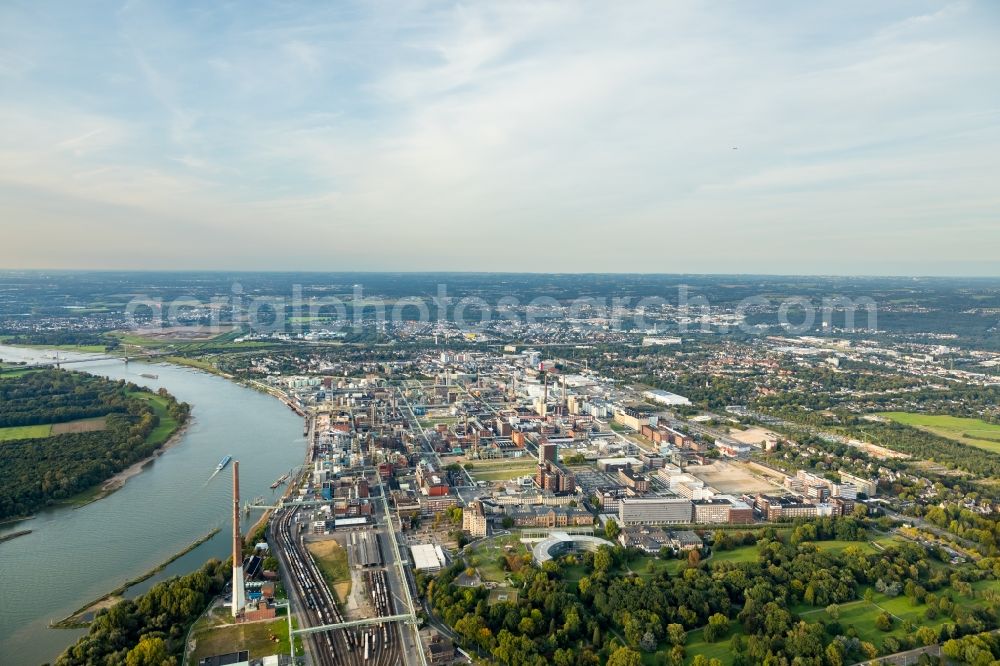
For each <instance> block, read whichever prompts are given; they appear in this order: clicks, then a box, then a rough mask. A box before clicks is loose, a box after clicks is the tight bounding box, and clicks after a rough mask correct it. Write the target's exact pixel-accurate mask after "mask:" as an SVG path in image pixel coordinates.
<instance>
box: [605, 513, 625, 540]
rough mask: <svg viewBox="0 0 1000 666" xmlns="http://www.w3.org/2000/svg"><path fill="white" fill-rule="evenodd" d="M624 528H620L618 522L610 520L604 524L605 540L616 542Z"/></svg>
mask: <svg viewBox="0 0 1000 666" xmlns="http://www.w3.org/2000/svg"><path fill="white" fill-rule="evenodd" d="M621 531H622V528H620V527H619V526H618V522H617V521H616V520H615V519H614V518H609V519H608V522H606V523H604V538H605V539H607V540H608V541H614V540H615V539H617V538H618V535H619V534H621Z"/></svg>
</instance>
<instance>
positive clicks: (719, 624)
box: [702, 613, 729, 643]
mask: <svg viewBox="0 0 1000 666" xmlns="http://www.w3.org/2000/svg"><path fill="white" fill-rule="evenodd" d="M727 631H729V618H728V617H726V616H725V615H723V614H722V613H715V614H714V615H712V616H711V617H709V618H708V624H707V625H705V629H704V631H703V632H702V634H703V635H704V636H705V640H706V641H708V642H709V643H714V642H715V641H717V640H719V638H721V637H722V636H723V635H725V633H726V632H727Z"/></svg>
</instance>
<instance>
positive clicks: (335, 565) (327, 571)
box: [307, 539, 351, 603]
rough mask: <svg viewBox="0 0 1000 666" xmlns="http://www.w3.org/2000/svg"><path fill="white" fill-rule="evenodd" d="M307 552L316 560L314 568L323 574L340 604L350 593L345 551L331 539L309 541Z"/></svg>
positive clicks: (349, 573) (349, 572) (349, 575)
mask: <svg viewBox="0 0 1000 666" xmlns="http://www.w3.org/2000/svg"><path fill="white" fill-rule="evenodd" d="M307 547H308V548H309V552H310V553H312V554H313V557H315V558H316V566H318V567H319V570H320V571H321V572H322V573H323V578H325V579H326V582H327V583H329V585H330V587H332V588H333V591H334V592H336V594H337V599H339V600H340V602H341V603H344V601H345V600H346V599H347V595H349V594H350V593H351V571H350V569H349V567H348V564H347V550H345V549H344V547H343V546H341V545H340V544H339V543H337V542H336V541H334V540H333V539H329V540H326V541H311V542H309V543H308V544H307Z"/></svg>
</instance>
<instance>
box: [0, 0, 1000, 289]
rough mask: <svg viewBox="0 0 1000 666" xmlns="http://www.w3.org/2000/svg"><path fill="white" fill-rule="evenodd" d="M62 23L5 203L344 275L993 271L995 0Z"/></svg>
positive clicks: (24, 247) (166, 16)
mask: <svg viewBox="0 0 1000 666" xmlns="http://www.w3.org/2000/svg"><path fill="white" fill-rule="evenodd" d="M66 7H67V11H66V12H62V13H60V12H56V18H57V19H58V18H59V17H60V16H63V15H64V14H65V17H64V19H65V20H64V21H63V22H62V23H60V22H59V21H58V20H55V21H51V22H50V23H49V24H48V27H47V28H46V30H45V31H44V33H43V34H45V35H48V41H47V42H46V41H45V40H43V43H42V44H41V45H37V44H36V45H28V44H26V43H25V44H23V45H24V46H25V50H24V53H26V54H30V58H28V56H26V58H28V60H30V62H31V63H32V64H31V68H32V71H33V72H34V74H33V75H32V77H31V78H30V79H28V78H27V77H24V76H20V75H18V74H16V73H12V71H11V72H8V71H7V70H6V69H5V67H4V65H3V63H4V62H7V60H6V58H5V54H6V53H8V52H10V53H15V52H18V49H19V48H20V47H21V46H22V43H23V40H24V38H21V37H18V35H19V34H29V33H31V30H32V29H33V28H34V27H35V26H36V23H37V21H38V20H39V19H38V17H35V16H32V15H30V14H26V13H24V12H20V13H18V12H13V11H11V12H10V14H9V15H8V16H4V15H2V14H0V20H2V19H7V25H9V26H10V28H8V29H7V34H9V35H10V36H11V41H10V43H9V45H8V46H6V47H4V49H3V50H0V77H4V80H6V81H8V82H9V83H11V85H10V86H8V93H6V95H5V96H9V99H7V100H5V101H4V103H3V104H2V105H0V120H6V121H8V122H10V123H11V124H10V125H9V126H10V127H12V128H21V130H22V131H16V132H15V133H13V134H12V133H5V136H3V137H0V187H5V188H7V190H8V191H16V192H17V194H18V196H17V197H16V201H17V202H18V203H17V206H18V207H17V209H16V210H13V208H12V204H4V203H0V214H5V211H4V209H3V206H8V208H7V211H6V212H7V213H11V212H16V213H17V214H18V215H19V216H25V217H31V216H32V215H33V214H34V213H33V208H37V209H38V210H42V209H46V210H50V209H51V208H52V203H53V202H54V201H58V200H64V201H72V202H74V205H73V206H65V207H60V206H56V208H58V209H59V213H58V215H60V216H62V217H61V218H60V219H64V222H63V223H64V224H66V225H87V224H98V221H97V220H98V218H107V216H108V214H109V210H120V211H122V213H121V215H127V216H131V217H130V219H135V220H136V221H135V222H134V223H133V224H134V225H135V226H137V227H140V228H141V227H142V226H143V225H144V224H146V223H144V222H143V220H145V219H149V220H150V222H149V223H148V224H149V226H153V225H156V224H162V221H163V220H172V222H171V224H176V225H180V226H182V227H184V228H190V229H199V230H201V235H202V237H203V240H202V241H201V243H200V245H199V256H200V254H201V250H202V249H204V255H205V256H206V257H207V258H206V259H205V261H206V262H208V265H211V264H212V262H213V261H218V257H230V256H233V254H234V250H235V254H238V255H240V256H244V257H251V256H252V257H255V260H258V261H261V262H262V263H261V265H260V266H259V267H260V268H293V267H305V268H309V267H329V266H328V264H327V261H326V257H325V256H324V252H325V249H327V248H329V249H330V250H331V251H335V252H336V253H337V257H338V259H337V260H338V262H340V266H341V267H342V268H345V269H350V268H366V269H378V268H397V269H407V268H409V269H430V268H441V269H461V268H476V269H484V268H487V269H488V268H496V269H507V270H518V269H530V270H544V269H546V268H550V269H552V270H588V271H589V270H653V271H656V270H679V271H706V272H726V271H729V270H732V271H746V270H752V269H754V268H755V267H757V266H759V261H758V259H757V258H758V257H761V256H768V257H770V258H771V262H770V264H771V265H769V268H768V270H767V272H781V271H782V270H785V269H784V268H783V267H787V270H793V269H794V270H798V271H801V270H808V269H810V268H815V270H812V271H810V272H824V273H830V272H879V271H880V266H879V264H878V262H877V258H878V256H879V253H882V254H883V255H885V254H887V253H893V254H894V255H896V256H900V257H903V260H905V261H906V262H908V265H910V266H912V269H913V270H914V271H915V272H921V269H923V268H925V267H927V266H929V265H932V264H933V262H935V261H937V262H939V263H940V264H941V265H942V266H944V265H945V264H946V263H947V265H948V266H954V265H957V264H959V263H960V262H961V260H962V258H963V257H964V256H966V253H968V254H969V255H970V256H972V255H975V256H977V257H979V256H981V257H982V258H983V261H984V264H983V265H987V266H988V265H989V262H988V260H989V258H990V256H1000V231H998V229H1000V225H995V226H991V225H990V224H989V221H991V220H994V219H995V211H996V210H998V206H997V204H998V203H1000V202H998V201H997V198H998V197H997V195H996V194H994V190H995V187H994V186H991V182H995V181H996V179H997V176H1000V158H998V155H1000V152H998V149H1000V145H998V143H1000V136H998V132H997V131H996V129H995V128H996V126H997V125H996V120H997V115H998V110H1000V93H998V92H997V90H996V86H995V85H992V83H993V79H994V71H993V70H994V67H993V63H995V62H997V61H1000V46H998V44H1000V40H996V39H995V35H994V34H990V32H991V31H990V30H988V29H985V28H984V26H986V25H988V24H989V19H991V18H995V16H993V14H995V11H994V10H993V8H992V7H991V6H990V5H989V4H988V3H974V2H970V3H955V4H939V5H934V7H933V8H932V9H931V10H919V9H918V8H916V7H912V6H910V5H909V4H908V3H898V4H897V3H884V4H879V5H878V6H871V5H867V4H864V3H846V4H841V5H838V6H837V7H836V9H833V8H830V7H822V6H811V5H789V6H786V7H784V8H783V9H782V10H781V11H773V12H771V13H768V12H767V11H765V10H764V9H761V8H758V9H755V10H754V11H752V12H751V11H749V10H748V9H746V8H743V7H742V6H739V5H725V4H723V5H719V4H715V3H677V4H675V5H672V6H665V5H663V3H659V2H655V3H642V2H636V3H619V4H614V3H611V4H609V3H576V2H572V3H570V2H550V3H517V2H511V3H469V4H465V5H454V4H438V3H424V2H410V3H390V4H379V3H358V4H351V5H338V6H336V7H333V6H326V5H314V4H311V3H276V4H262V5H259V6H255V7H254V8H253V9H252V10H250V9H246V8H239V9H237V8H235V7H229V6H225V5H220V6H213V7H202V6H199V7H195V8H190V7H187V8H179V7H175V6H172V5H154V6H150V5H147V4H145V3H130V4H129V6H128V7H127V8H125V9H123V10H121V11H119V12H117V13H115V14H114V15H113V16H111V17H109V16H104V15H101V14H100V12H96V13H95V15H94V16H92V17H89V18H86V17H85V16H81V15H77V13H76V12H73V11H70V9H71V8H72V6H71V5H67V6H66ZM70 15H73V16H70ZM70 18H72V19H74V20H72V21H71V20H70ZM0 22H2V21H0ZM994 25H995V24H994ZM53 26H55V27H53ZM88 48H91V49H92V50H93V51H94V52H93V53H90V52H89V51H87V49H88ZM68 53H69V54H72V53H78V54H83V55H82V56H81V57H80V60H81V62H80V63H79V65H78V66H77V65H76V64H75V62H74V60H73V59H72V58H68V57H67V54H68ZM8 69H9V68H8ZM15 69H17V68H15ZM5 72H7V73H6V74H5ZM4 126H5V127H7V126H8V125H7V124H6V123H5V125H4ZM734 146H735V147H738V150H733V147H734ZM32 202H34V205H33V203H32ZM126 211H127V212H126ZM47 215H49V216H50V218H51V215H53V213H51V212H50V213H48V214H47ZM50 223H51V224H53V225H55V224H56V219H55V218H51V219H50ZM748 230H750V231H748ZM904 231H905V232H906V233H905V234H904V233H903V232H904ZM838 234H839V235H838ZM901 234H902V235H901ZM57 236H58V235H57ZM733 239H736V241H737V242H735V243H733V242H732V240H733ZM17 243H18V248H19V252H20V256H23V257H24V259H23V261H24V262H25V265H32V264H38V265H43V264H44V263H45V262H46V261H47V257H50V256H51V254H49V253H48V252H49V250H50V246H49V248H43V247H42V245H41V244H40V243H37V242H36V241H34V240H32V238H31V237H30V235H26V236H25V237H24V238H20V239H19V240H18V241H17ZM789 243H797V244H795V245H794V246H793V247H789ZM831 243H832V244H834V245H836V247H837V248H838V251H837V252H829V251H828V249H829V248H830V247H831ZM259 244H264V245H266V246H267V250H268V251H267V252H261V251H260V248H259V247H257V246H258V245H259ZM852 246H855V247H856V246H862V247H864V248H865V250H864V251H863V252H855V253H852V252H850V248H851V247H852ZM184 247H185V246H184V244H182V243H173V242H170V241H169V239H168V238H165V239H163V242H162V244H160V245H158V246H157V247H156V248H150V249H148V250H146V252H148V253H149V257H148V261H147V260H145V259H144V264H147V263H148V264H149V265H158V264H159V263H163V264H169V262H170V261H171V256H172V254H171V253H174V252H177V251H179V250H182V249H183V248H184ZM303 247H306V249H305V250H303ZM661 247H662V248H672V250H671V253H670V260H669V261H668V262H666V263H665V262H664V261H663V259H662V258H661V257H660V256H657V254H658V253H657V251H656V249H655V248H661ZM344 248H347V249H349V251H346V252H345V251H344ZM442 248H447V252H446V253H444V254H442V252H441V249H442ZM213 249H214V250H216V251H215V252H213ZM223 250H225V252H223ZM943 251H947V252H948V253H950V254H948V255H947V256H943V255H942V252H943ZM990 252H992V253H993V254H992V255H990ZM185 256H187V257H190V256H192V255H191V254H190V251H188V254H187V255H185ZM213 256H214V257H215V259H213ZM720 258H721V259H722V260H724V264H723V265H720V264H719V261H720ZM242 267H247V266H242ZM949 270H951V269H950V268H949ZM993 272H1000V266H998V267H997V268H996V269H995V270H994V271H993Z"/></svg>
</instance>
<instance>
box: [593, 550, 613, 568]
mask: <svg viewBox="0 0 1000 666" xmlns="http://www.w3.org/2000/svg"><path fill="white" fill-rule="evenodd" d="M611 564H612V558H611V549H610V548H608V547H607V546H601V547H600V548H598V549H597V552H596V553H594V570H595V571H607V570H608V569H610V568H611Z"/></svg>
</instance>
